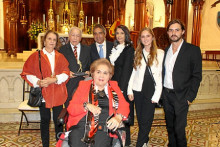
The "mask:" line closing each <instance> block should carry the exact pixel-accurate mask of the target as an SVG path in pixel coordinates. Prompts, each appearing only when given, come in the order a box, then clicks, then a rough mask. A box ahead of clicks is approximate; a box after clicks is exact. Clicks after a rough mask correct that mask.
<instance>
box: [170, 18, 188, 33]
mask: <svg viewBox="0 0 220 147" xmlns="http://www.w3.org/2000/svg"><path fill="white" fill-rule="evenodd" d="M175 23H178V24H179V25H180V26H181V29H182V30H184V31H185V25H184V24H183V22H182V21H181V20H179V19H173V20H171V21H170V22H169V23H168V25H167V31H168V30H169V28H170V26H171V25H172V24H175Z"/></svg>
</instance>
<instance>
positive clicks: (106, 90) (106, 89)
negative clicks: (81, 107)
mask: <svg viewBox="0 0 220 147" xmlns="http://www.w3.org/2000/svg"><path fill="white" fill-rule="evenodd" d="M98 90H99V89H98V86H96V85H95V91H96V92H98ZM104 91H105V94H106V96H107V97H108V83H107V84H106V85H105V87H104Z"/></svg>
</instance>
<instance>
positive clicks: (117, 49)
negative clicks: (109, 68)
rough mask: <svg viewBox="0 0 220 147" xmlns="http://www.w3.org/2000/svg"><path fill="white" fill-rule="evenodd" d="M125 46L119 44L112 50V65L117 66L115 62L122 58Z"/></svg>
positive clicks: (110, 57)
mask: <svg viewBox="0 0 220 147" xmlns="http://www.w3.org/2000/svg"><path fill="white" fill-rule="evenodd" d="M124 48H125V44H124V43H123V44H118V45H117V46H116V47H113V48H112V52H111V55H110V56H109V59H110V62H111V64H112V65H115V61H116V60H117V59H118V57H119V56H120V54H121V52H122V51H123V50H124Z"/></svg>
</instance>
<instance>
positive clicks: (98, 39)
mask: <svg viewBox="0 0 220 147" xmlns="http://www.w3.org/2000/svg"><path fill="white" fill-rule="evenodd" d="M93 36H94V40H95V43H93V44H91V45H90V48H91V52H90V55H91V63H92V62H93V61H95V60H96V59H99V58H106V59H108V60H109V55H110V54H111V50H112V47H113V43H112V42H109V41H107V40H105V37H106V29H105V27H104V26H103V25H101V24H97V25H95V27H94V29H93Z"/></svg>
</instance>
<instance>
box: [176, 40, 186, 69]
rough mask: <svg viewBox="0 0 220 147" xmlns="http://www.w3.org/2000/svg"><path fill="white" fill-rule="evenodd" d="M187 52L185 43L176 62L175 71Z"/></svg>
mask: <svg viewBox="0 0 220 147" xmlns="http://www.w3.org/2000/svg"><path fill="white" fill-rule="evenodd" d="M185 51H186V42H185V41H183V44H182V46H181V48H180V51H179V54H178V55H177V58H176V62H175V64H174V67H173V69H175V66H178V64H179V63H180V62H181V58H183V54H184V52H185Z"/></svg>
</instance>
